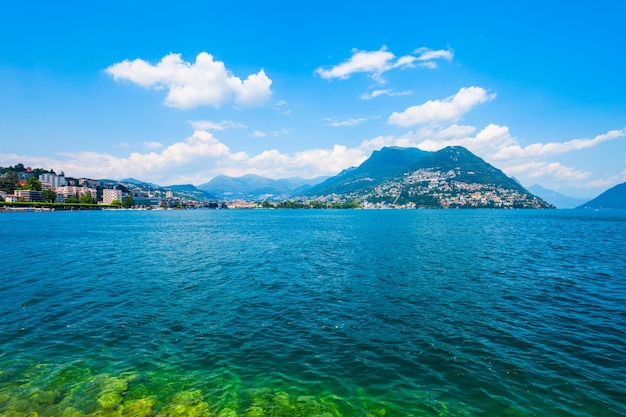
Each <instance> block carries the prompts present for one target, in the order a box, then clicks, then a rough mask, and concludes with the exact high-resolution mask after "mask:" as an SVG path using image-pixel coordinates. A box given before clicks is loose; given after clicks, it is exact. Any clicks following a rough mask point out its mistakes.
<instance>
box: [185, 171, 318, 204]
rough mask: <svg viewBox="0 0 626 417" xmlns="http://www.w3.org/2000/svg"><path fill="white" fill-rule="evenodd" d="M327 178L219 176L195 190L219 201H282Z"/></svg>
mask: <svg viewBox="0 0 626 417" xmlns="http://www.w3.org/2000/svg"><path fill="white" fill-rule="evenodd" d="M327 178H328V177H317V178H312V179H303V178H284V179H271V178H265V177H261V176H259V175H253V174H249V175H244V176H242V177H229V176H226V175H220V176H217V177H215V178H213V179H212V180H211V181H209V182H207V183H204V184H201V185H199V186H198V187H197V188H198V189H200V190H202V191H204V192H207V193H209V194H212V195H214V196H216V197H217V198H218V199H220V200H246V201H264V200H271V201H283V200H286V199H289V198H293V197H295V196H299V195H304V194H305V193H306V192H307V191H308V190H309V189H310V188H311V187H312V186H314V185H317V184H319V183H320V182H322V181H324V180H325V179H327Z"/></svg>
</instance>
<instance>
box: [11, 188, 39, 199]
mask: <svg viewBox="0 0 626 417" xmlns="http://www.w3.org/2000/svg"><path fill="white" fill-rule="evenodd" d="M14 193H15V196H16V197H17V198H18V199H19V198H21V199H23V200H24V201H42V198H41V191H35V190H15V191H14Z"/></svg>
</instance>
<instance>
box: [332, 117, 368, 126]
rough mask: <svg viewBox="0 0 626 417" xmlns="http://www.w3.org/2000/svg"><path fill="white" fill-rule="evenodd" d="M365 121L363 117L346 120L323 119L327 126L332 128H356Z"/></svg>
mask: <svg viewBox="0 0 626 417" xmlns="http://www.w3.org/2000/svg"><path fill="white" fill-rule="evenodd" d="M366 120H367V118H365V117H355V118H352V119H346V120H337V119H329V118H325V119H324V121H325V122H327V126H332V127H342V126H356V125H358V124H361V123H363V122H365V121H366Z"/></svg>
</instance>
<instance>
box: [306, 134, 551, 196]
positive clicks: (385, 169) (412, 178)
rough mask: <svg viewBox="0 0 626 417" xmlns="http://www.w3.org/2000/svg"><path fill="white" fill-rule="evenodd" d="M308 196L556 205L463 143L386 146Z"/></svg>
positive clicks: (324, 183) (316, 187)
mask: <svg viewBox="0 0 626 417" xmlns="http://www.w3.org/2000/svg"><path fill="white" fill-rule="evenodd" d="M307 196H308V197H309V198H311V199H319V200H322V201H324V200H326V201H328V200H331V201H335V200H339V201H342V200H343V201H346V200H355V201H359V202H362V203H363V204H364V205H366V206H367V205H382V206H407V207H515V208H527V207H528V208H530V207H532V208H548V207H551V206H550V204H548V203H546V202H545V201H543V200H541V199H540V198H538V197H536V196H534V195H532V194H531V193H529V192H528V191H527V190H525V189H524V187H522V186H521V185H520V184H518V183H517V182H516V181H515V180H513V179H512V178H509V177H508V176H506V175H505V174H504V173H503V172H502V171H500V170H499V169H497V168H495V167H493V166H492V165H490V164H488V163H487V162H485V161H484V160H482V159H481V158H479V157H477V156H476V155H474V154H473V153H471V152H470V151H468V150H467V149H465V148H463V147H460V146H454V147H447V148H444V149H442V150H440V151H437V152H425V151H421V150H419V149H415V148H383V149H381V150H380V151H378V152H374V153H373V154H372V156H371V157H370V158H369V159H368V160H366V161H365V162H363V163H362V164H361V165H360V166H359V167H356V168H352V169H350V170H345V171H343V172H342V173H340V174H339V175H337V176H336V177H332V178H329V179H328V180H326V181H325V182H323V183H321V184H319V185H318V186H315V187H312V188H311V189H310V190H309V191H308V193H307Z"/></svg>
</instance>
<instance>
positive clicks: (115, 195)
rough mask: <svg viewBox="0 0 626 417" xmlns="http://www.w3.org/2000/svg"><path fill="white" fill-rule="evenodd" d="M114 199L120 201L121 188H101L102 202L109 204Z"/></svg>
mask: <svg viewBox="0 0 626 417" xmlns="http://www.w3.org/2000/svg"><path fill="white" fill-rule="evenodd" d="M114 200H119V201H122V190H111V189H104V190H102V204H111V203H112V202H113V201H114Z"/></svg>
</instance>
